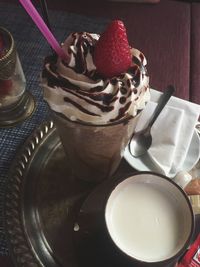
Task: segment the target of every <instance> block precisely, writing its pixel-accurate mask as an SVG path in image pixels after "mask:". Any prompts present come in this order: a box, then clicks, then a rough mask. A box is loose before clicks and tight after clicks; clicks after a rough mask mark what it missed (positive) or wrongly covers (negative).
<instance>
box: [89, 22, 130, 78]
mask: <svg viewBox="0 0 200 267" xmlns="http://www.w3.org/2000/svg"><path fill="white" fill-rule="evenodd" d="M93 59H94V64H95V65H96V68H97V71H98V72H99V73H100V74H102V75H103V76H105V77H106V78H111V77H113V76H117V75H120V74H121V73H123V72H125V71H127V69H128V68H129V67H130V65H131V52H130V47H129V44H128V40H127V35H126V29H125V27H124V24H123V22H122V21H120V20H114V21H113V22H111V24H110V25H108V27H107V29H106V31H105V32H104V33H102V35H101V36H100V38H99V40H98V42H97V43H96V46H95V50H94V58H93Z"/></svg>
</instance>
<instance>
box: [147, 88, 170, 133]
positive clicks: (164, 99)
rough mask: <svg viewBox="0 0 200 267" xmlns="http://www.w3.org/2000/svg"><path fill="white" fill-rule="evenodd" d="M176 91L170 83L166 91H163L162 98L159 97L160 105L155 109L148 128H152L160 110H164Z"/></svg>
mask: <svg viewBox="0 0 200 267" xmlns="http://www.w3.org/2000/svg"><path fill="white" fill-rule="evenodd" d="M174 92H175V87H174V86H172V85H168V86H167V88H166V89H165V91H164V92H163V94H162V96H161V99H159V102H158V105H157V107H156V109H155V111H154V114H153V116H152V118H151V120H150V122H149V125H148V128H151V126H152V125H153V124H154V122H155V120H156V119H157V117H158V116H159V114H160V112H161V111H162V110H163V108H164V107H165V105H166V104H167V102H168V100H169V99H170V97H171V96H172V95H173V93H174Z"/></svg>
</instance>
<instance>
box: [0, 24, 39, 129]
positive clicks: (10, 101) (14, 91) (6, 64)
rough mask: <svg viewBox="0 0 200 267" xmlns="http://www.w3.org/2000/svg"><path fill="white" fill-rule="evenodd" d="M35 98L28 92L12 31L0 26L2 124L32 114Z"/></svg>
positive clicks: (0, 101) (0, 120) (10, 122)
mask: <svg viewBox="0 0 200 267" xmlns="http://www.w3.org/2000/svg"><path fill="white" fill-rule="evenodd" d="M34 106H35V104H34V100H33V98H32V96H31V95H30V94H27V92H26V79H25V76H24V72H23V69H22V66H21V63H20V60H19V57H18V54H17V51H16V47H15V42H14V39H13V37H12V35H11V33H10V32H9V31H8V30H6V29H5V28H3V27H0V126H1V127H2V126H9V125H13V124H15V123H16V122H19V121H21V120H22V119H24V118H27V117H28V116H30V115H31V114H32V112H33V110H34Z"/></svg>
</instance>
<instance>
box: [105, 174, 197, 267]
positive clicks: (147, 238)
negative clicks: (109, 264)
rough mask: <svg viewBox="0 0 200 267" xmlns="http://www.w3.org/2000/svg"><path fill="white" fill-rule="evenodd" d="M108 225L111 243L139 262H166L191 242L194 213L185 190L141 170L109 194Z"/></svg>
mask: <svg viewBox="0 0 200 267" xmlns="http://www.w3.org/2000/svg"><path fill="white" fill-rule="evenodd" d="M104 215H105V225H106V230H107V233H108V236H109V239H111V243H112V244H113V246H115V247H116V250H117V251H118V253H119V254H121V255H122V256H123V257H126V258H127V257H128V259H129V260H130V261H133V262H135V263H136V264H137V263H138V265H139V266H165V265H167V264H169V263H170V262H173V261H174V260H176V259H178V257H180V256H181V255H182V254H183V253H184V252H185V250H186V249H187V247H188V246H189V244H190V241H191V238H192V233H193V230H194V214H193V211H192V207H191V204H190V202H189V200H188V197H187V195H186V194H185V193H184V191H183V190H182V189H181V188H180V187H179V186H178V185H176V184H175V183H174V182H172V181H171V180H170V179H167V177H165V176H162V175H158V174H154V173H150V172H142V173H139V174H135V175H133V176H129V177H127V178H125V179H122V180H120V181H118V182H117V184H115V185H114V186H113V188H112V190H111V192H110V193H109V194H108V197H107V199H106V205H105V213H104Z"/></svg>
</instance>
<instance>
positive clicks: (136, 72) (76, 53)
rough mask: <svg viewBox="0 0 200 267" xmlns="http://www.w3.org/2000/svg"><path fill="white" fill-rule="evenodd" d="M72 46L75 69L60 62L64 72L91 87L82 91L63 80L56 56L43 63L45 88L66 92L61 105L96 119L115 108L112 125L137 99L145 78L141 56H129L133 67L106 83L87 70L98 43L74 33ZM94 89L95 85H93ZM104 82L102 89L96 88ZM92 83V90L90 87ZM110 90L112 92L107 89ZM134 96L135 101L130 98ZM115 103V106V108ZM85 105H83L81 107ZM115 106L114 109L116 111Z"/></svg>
mask: <svg viewBox="0 0 200 267" xmlns="http://www.w3.org/2000/svg"><path fill="white" fill-rule="evenodd" d="M70 38H71V45H70V47H68V53H69V54H70V55H71V57H73V60H74V65H73V66H71V64H70V66H69V65H66V63H65V62H62V64H63V65H64V67H65V68H69V69H71V70H72V71H74V72H75V73H77V74H82V75H85V76H86V77H87V80H88V79H90V80H91V81H93V82H91V84H90V85H89V86H88V88H87V89H83V88H81V86H78V85H77V83H76V82H73V79H72V78H71V79H70V78H68V77H66V76H65V77H63V76H61V75H60V74H59V72H58V70H57V57H56V55H53V56H50V57H47V58H46V59H45V63H44V68H43V72H42V77H43V78H44V79H46V80H47V85H48V87H51V89H54V90H57V88H58V87H59V88H61V89H62V90H63V91H65V92H66V96H63V100H64V102H66V104H70V105H72V106H74V107H75V108H76V109H78V110H79V111H80V112H83V113H85V114H88V115H91V116H96V117H99V116H101V113H109V112H112V111H113V110H114V109H115V108H117V109H118V112H115V114H117V115H115V117H114V118H113V117H112V116H111V117H112V118H111V119H110V122H115V121H118V120H120V119H122V118H123V117H125V116H126V114H127V111H128V110H129V108H130V106H131V104H132V102H133V101H135V100H136V99H137V98H138V95H137V94H138V90H137V87H138V86H139V85H140V83H141V79H143V78H144V76H145V75H146V76H147V72H146V68H145V67H144V60H145V58H144V55H143V54H142V53H140V54H139V57H136V56H134V55H133V56H132V65H131V66H130V68H129V69H128V70H127V72H126V73H122V74H121V75H119V76H116V77H113V78H112V79H105V78H103V77H101V75H100V74H99V73H98V72H97V71H96V69H95V68H94V69H91V68H90V69H88V65H87V64H88V63H87V57H88V55H90V56H92V55H93V52H94V47H95V44H96V42H97V39H96V38H95V37H94V36H92V35H91V34H89V33H86V32H81V33H73V34H71V36H70ZM94 81H95V83H96V85H95V83H94ZM100 81H103V83H102V84H103V86H100V85H98V84H99V83H98V82H100ZM93 83H94V86H92V85H93ZM110 88H112V90H111V89H110ZM132 95H133V96H134V98H133V97H132ZM117 101H118V104H117V105H115V104H116V103H117ZM81 103H85V104H86V105H85V104H81ZM89 106H92V107H95V108H96V109H97V110H99V111H100V112H97V113H96V112H94V110H95V109H93V108H92V111H91V110H90V109H89V108H88V109H87V108H86V107H89ZM116 106H117V107H116Z"/></svg>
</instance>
